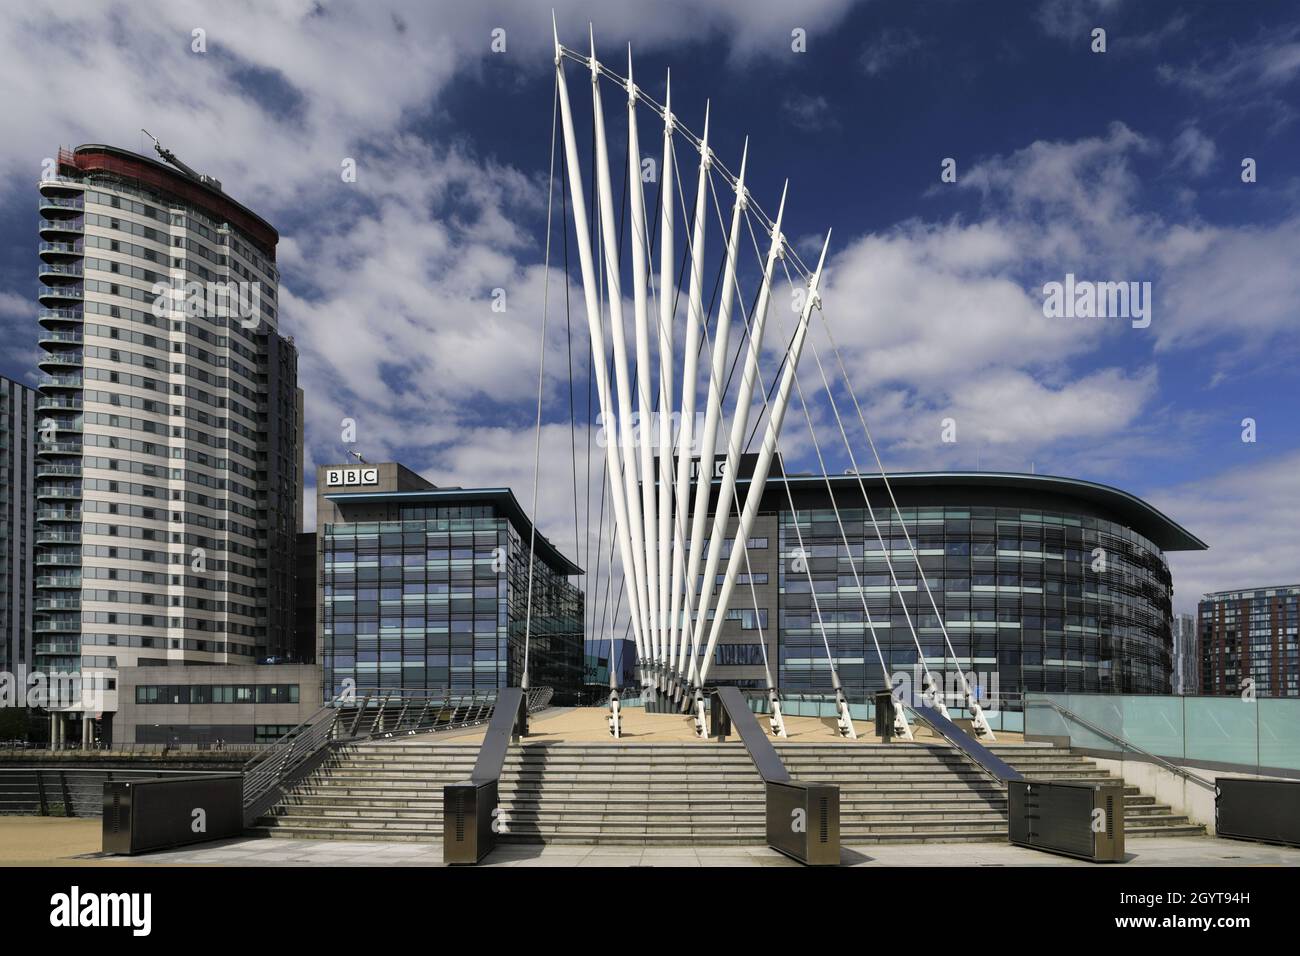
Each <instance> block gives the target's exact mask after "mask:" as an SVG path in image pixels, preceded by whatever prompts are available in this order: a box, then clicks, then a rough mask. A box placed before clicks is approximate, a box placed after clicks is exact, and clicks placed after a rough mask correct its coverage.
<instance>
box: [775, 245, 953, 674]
mask: <svg viewBox="0 0 1300 956" xmlns="http://www.w3.org/2000/svg"><path fill="white" fill-rule="evenodd" d="M750 236H751V238H752V239H753V243H754V248H755V249H758V238H757V237H756V236H754V233H753V230H752V228H751V230H750ZM786 281H788V282H790V283H791V285H793V280H792V279H791V278H790V274H789V272H788V271H787V272H786ZM822 323H823V325H825V324H826V317H825V314H823V316H822ZM809 345H810V346H811V348H812V352H813V357H814V358H815V359H816V360H817V368H818V369H819V370H820V371H821V372H822V381H823V383H825V382H826V375H825V371H824V369H822V364H821V359H820V357H819V354H818V351H817V344H816V342H812V341H811V340H810V341H809ZM794 381H795V386H796V388H799V396H800V401H801V402H802V401H803V389H802V388H800V387H799V376H798V375H797V374H796V375H795V378H794ZM826 391H827V395H828V397H829V398H830V401H831V408H832V410H833V411H834V412H835V419H836V422H837V423H840V416H839V410H838V408H837V407H836V405H835V396H834V394H833V393H832V392H831V391H830V386H829V383H827V384H826ZM805 411H806V406H805ZM840 434H841V435H842V436H843V437H844V443H845V447H846V448H847V449H848V452H849V456H850V460H852V458H853V449H852V447H851V446H850V445H849V442H848V436H847V435H845V434H844V428H843V424H842V423H840ZM814 444H816V436H815V435H814ZM818 459H819V460H821V451H820V447H818ZM855 470H856V468H855ZM822 471H823V473H824V472H825V463H824V462H823V463H822ZM858 484H859V486H860V487H861V489H862V498H863V501H864V502H865V504H866V506H867V514H868V515H869V516H870V518H871V526H872V528H873V529H874V531H875V534H876V540H877V542H879V544H880V550H881V554H882V555H883V556H884V558H885V567H886V568H887V569H888V570H889V578H890V581H891V582H893V586H894V593H896V594H897V595H898V599H899V603H900V604H901V605H902V607H903V617H904V619H905V620H906V621H907V629H908V631H909V632H910V633H911V635H912V641H913V643H914V644H915V645H916V653H917V655H918V656H919V658H920V661H921V667H922V668H923V669H924V671H925V676H926V679H927V680H928V681H929V682H930V684H931V686H932V687H934V686H937V685H935V683H934V677H933V674H931V672H930V665H929V662H928V661H927V660H926V656H925V651H924V650H923V649H922V647H921V640H920V637H919V635H918V633H917V629H916V626H915V624H914V623H913V621H912V615H911V611H910V610H909V609H908V606H907V601H906V598H905V597H904V595H903V592H902V589H901V587H900V585H899V583H898V576H897V574H896V573H895V571H894V564H893V559H892V555H891V553H890V549H889V548H888V547H887V546H886V544H885V540H884V537H883V535H882V534H881V532H880V525H879V523H878V522H877V521H876V514H875V509H874V508H872V506H871V499H870V498H869V497H868V496H867V489H866V485H865V484H863V483H862V477H861V475H859V476H858ZM828 488H829V485H828ZM831 504H832V506H834V504H835V499H834V494H833V493H832V496H831ZM836 520H837V521H838V520H839V510H838V508H837V509H836ZM900 520H901V516H900ZM847 545H848V542H847V539H846V541H845V546H846V547H847ZM919 565H920V560H919V558H918V567H919ZM863 570H864V571H865V570H866V556H865V554H864V555H863ZM863 607H864V609H865V608H866V596H865V593H864V595H863ZM892 607H893V602H892V601H891V602H890V610H891V614H892ZM872 638H873V640H874V639H875V631H874V629H873V630H872ZM877 649H879V648H877ZM886 684H888V685H889V686H890V689H891V690H892V689H893V681H892V679H890V678H889V676H888V674H886Z"/></svg>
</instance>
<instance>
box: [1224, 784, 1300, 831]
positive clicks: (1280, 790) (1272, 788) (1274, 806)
mask: <svg viewBox="0 0 1300 956" xmlns="http://www.w3.org/2000/svg"><path fill="white" fill-rule="evenodd" d="M1214 832H1215V833H1216V834H1217V835H1219V836H1221V837H1228V838H1230V839H1233V840H1259V841H1260V842H1263V843H1281V844H1285V845H1286V846H1300V781H1297V780H1246V779H1243V778H1240V777H1218V778H1217V779H1215V781H1214Z"/></svg>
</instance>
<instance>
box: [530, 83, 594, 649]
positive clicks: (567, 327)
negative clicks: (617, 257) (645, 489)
mask: <svg viewBox="0 0 1300 956" xmlns="http://www.w3.org/2000/svg"><path fill="white" fill-rule="evenodd" d="M556 87H557V88H556V96H557V97H558V96H559V88H558V87H559V84H558V83H557V84H556ZM560 155H561V156H562V157H563V156H564V155H565V146H564V142H563V140H561V142H560ZM568 198H569V186H568V178H567V177H565V176H561V177H560V232H561V234H562V235H563V236H564V243H563V245H564V340H565V343H566V347H567V351H568V356H569V454H570V458H571V459H572V464H573V556H574V558H575V559H576V558H577V557H578V555H579V554H581V553H582V547H581V545H582V538H581V536H580V535H581V524H580V522H579V521H578V430H577V407H576V406H577V401H576V399H575V398H574V394H573V323H572V314H573V308H572V305H571V303H570V301H569V202H568ZM588 432H589V433H590V429H588ZM588 497H590V496H588ZM536 518H537V516H536V515H533V519H534V520H536ZM588 590H589V589H588V588H586V587H585V582H584V587H583V601H584V602H585V601H586V600H587V594H588ZM584 630H585V628H584Z"/></svg>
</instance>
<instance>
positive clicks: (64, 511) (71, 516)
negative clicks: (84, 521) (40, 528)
mask: <svg viewBox="0 0 1300 956" xmlns="http://www.w3.org/2000/svg"><path fill="white" fill-rule="evenodd" d="M36 519H37V520H38V521H80V520H81V509H80V508H37V509H36Z"/></svg>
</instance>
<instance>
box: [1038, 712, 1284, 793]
mask: <svg viewBox="0 0 1300 956" xmlns="http://www.w3.org/2000/svg"><path fill="white" fill-rule="evenodd" d="M1054 705H1059V708H1062V709H1063V710H1064V711H1066V713H1063V712H1062V710H1061V709H1058V706H1054ZM1024 719H1025V733H1027V734H1033V735H1039V736H1050V737H1066V738H1069V740H1070V744H1071V746H1075V747H1081V748H1086V749H1089V750H1094V751H1098V752H1101V753H1114V754H1117V755H1118V754H1121V753H1126V752H1128V753H1131V752H1133V750H1134V749H1138V750H1142V751H1146V752H1147V753H1149V754H1152V755H1154V756H1157V757H1163V758H1165V759H1167V760H1171V761H1173V762H1175V763H1187V764H1191V765H1205V766H1211V767H1213V766H1219V767H1234V768H1241V770H1243V771H1252V772H1258V773H1262V774H1268V773H1269V772H1270V771H1271V770H1272V771H1278V770H1285V771H1297V770H1300V699H1295V698H1245V697H1168V696H1158V695H1150V696H1147V695H1139V694H1044V693H1030V694H1026V695H1025V711H1024ZM1126 744H1127V745H1131V746H1126Z"/></svg>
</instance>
